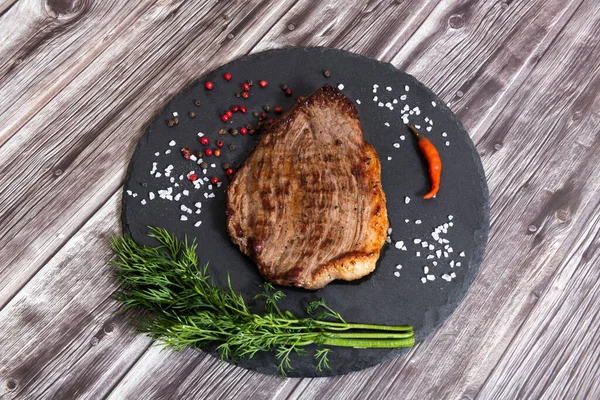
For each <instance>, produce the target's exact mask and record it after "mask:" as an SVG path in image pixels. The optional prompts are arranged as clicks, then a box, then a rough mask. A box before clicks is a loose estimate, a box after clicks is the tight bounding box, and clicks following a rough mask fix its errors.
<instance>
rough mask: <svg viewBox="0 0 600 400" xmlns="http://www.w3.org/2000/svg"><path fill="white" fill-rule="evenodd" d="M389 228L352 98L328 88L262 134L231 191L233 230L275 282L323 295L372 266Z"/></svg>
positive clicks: (375, 163)
mask: <svg viewBox="0 0 600 400" xmlns="http://www.w3.org/2000/svg"><path fill="white" fill-rule="evenodd" d="M388 226H389V223H388V219H387V210H386V205H385V194H384V192H383V189H382V187H381V165H380V163H379V158H378V157H377V153H376V152H375V149H374V148H373V147H372V146H371V145H370V144H368V143H367V142H365V141H364V138H363V132H362V128H361V124H360V120H359V118H358V112H357V111H356V108H355V107H354V104H353V103H352V101H350V100H349V99H348V98H347V97H346V96H344V95H343V94H342V93H340V92H339V91H338V90H337V89H336V88H334V87H332V86H330V85H325V86H324V87H322V88H321V89H319V90H317V91H315V92H314V93H313V94H311V95H310V96H308V97H306V98H303V99H302V98H301V99H298V101H297V102H296V104H295V105H294V106H293V107H292V108H290V110H289V111H288V112H287V113H286V114H285V115H283V116H282V117H281V118H280V119H279V120H278V121H276V122H275V123H274V124H273V125H272V126H270V127H268V128H266V129H265V131H264V133H263V135H262V137H261V139H260V142H259V144H258V145H257V146H256V148H255V149H254V152H253V153H252V154H251V155H250V156H249V157H248V159H247V160H246V161H245V163H244V165H243V166H242V167H241V168H240V169H239V171H238V172H237V174H236V175H235V177H234V178H233V180H232V181H231V184H230V185H229V188H228V189H227V229H228V230H229V235H230V236H231V239H232V240H233V242H234V243H236V244H237V245H239V247H240V249H241V250H242V252H244V253H245V254H246V255H248V256H249V257H250V258H252V259H253V260H255V261H256V263H257V264H258V268H259V270H260V273H261V274H262V275H263V276H264V277H265V278H266V279H268V280H269V281H271V282H274V283H277V284H280V285H288V286H298V287H302V288H306V289H319V288H322V287H323V286H325V285H327V284H328V283H329V282H331V281H332V280H334V279H344V280H354V279H358V278H361V277H363V276H365V275H368V274H369V273H371V272H372V271H373V270H374V269H375V263H376V262H377V259H378V258H379V252H380V251H381V247H382V246H383V244H384V242H385V238H386V235H387V229H388Z"/></svg>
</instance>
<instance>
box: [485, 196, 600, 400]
mask: <svg viewBox="0 0 600 400" xmlns="http://www.w3.org/2000/svg"><path fill="white" fill-rule="evenodd" d="M590 203H591V204H590V206H592V207H590V208H592V209H593V210H592V212H590V215H591V216H592V219H591V220H590V221H589V222H588V223H587V226H583V229H582V230H581V232H580V233H579V235H578V236H579V237H578V238H577V242H576V243H575V246H573V248H572V249H569V250H570V251H569V252H568V254H567V255H566V257H565V258H563V259H562V260H561V261H560V266H559V268H558V271H557V273H556V274H555V275H554V277H553V279H552V282H551V284H550V285H549V286H548V287H547V288H546V289H545V290H544V292H543V293H541V295H540V299H539V301H538V302H537V304H536V306H535V308H534V310H533V311H532V313H531V314H530V315H529V317H528V318H527V320H526V321H525V322H524V323H523V325H522V326H521V328H520V329H519V331H518V332H517V337H518V340H515V341H514V343H513V345H512V346H510V347H509V348H508V350H507V351H506V353H505V354H504V356H503V358H502V360H501V362H500V363H499V364H498V366H497V367H496V368H495V369H494V371H493V373H492V374H491V375H490V376H489V378H488V379H487V381H486V383H485V385H484V386H483V387H482V389H481V392H480V393H479V395H480V397H481V398H554V399H575V398H581V399H583V398H587V399H594V398H598V397H599V396H600V379H599V378H600V363H598V355H599V354H600V279H599V276H600V203H599V202H598V201H597V199H596V201H595V202H593V201H591V202H590ZM533 344H535V345H533Z"/></svg>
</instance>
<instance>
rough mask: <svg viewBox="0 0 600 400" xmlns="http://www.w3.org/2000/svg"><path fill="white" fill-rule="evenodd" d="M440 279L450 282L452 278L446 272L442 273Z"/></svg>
mask: <svg viewBox="0 0 600 400" xmlns="http://www.w3.org/2000/svg"><path fill="white" fill-rule="evenodd" d="M442 279H443V280H445V281H447V282H450V281H451V280H452V278H451V277H450V275H448V274H444V275H442Z"/></svg>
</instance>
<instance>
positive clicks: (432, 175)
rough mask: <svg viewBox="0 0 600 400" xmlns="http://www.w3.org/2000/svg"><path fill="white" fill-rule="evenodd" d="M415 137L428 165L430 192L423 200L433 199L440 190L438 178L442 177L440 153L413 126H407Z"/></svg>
mask: <svg viewBox="0 0 600 400" xmlns="http://www.w3.org/2000/svg"><path fill="white" fill-rule="evenodd" d="M408 127H409V128H410V129H411V130H412V131H413V133H414V134H415V136H416V137H417V141H418V143H419V149H421V153H422V154H423V156H424V157H425V159H426V160H427V163H428V164H429V179H430V180H431V190H430V191H429V193H427V194H426V195H425V196H423V198H424V199H426V200H427V199H431V198H433V197H434V196H435V195H436V194H437V192H438V190H440V177H441V175H442V159H441V158H440V153H438V151H437V149H436V148H435V146H434V145H433V143H431V142H430V141H429V139H427V138H426V137H425V136H423V135H422V134H420V133H419V132H418V131H417V129H416V128H415V127H414V126H413V125H409V126H408Z"/></svg>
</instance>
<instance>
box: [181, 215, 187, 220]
mask: <svg viewBox="0 0 600 400" xmlns="http://www.w3.org/2000/svg"><path fill="white" fill-rule="evenodd" d="M179 220H181V221H187V220H188V217H187V216H185V215H182V216H181V217H179Z"/></svg>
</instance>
